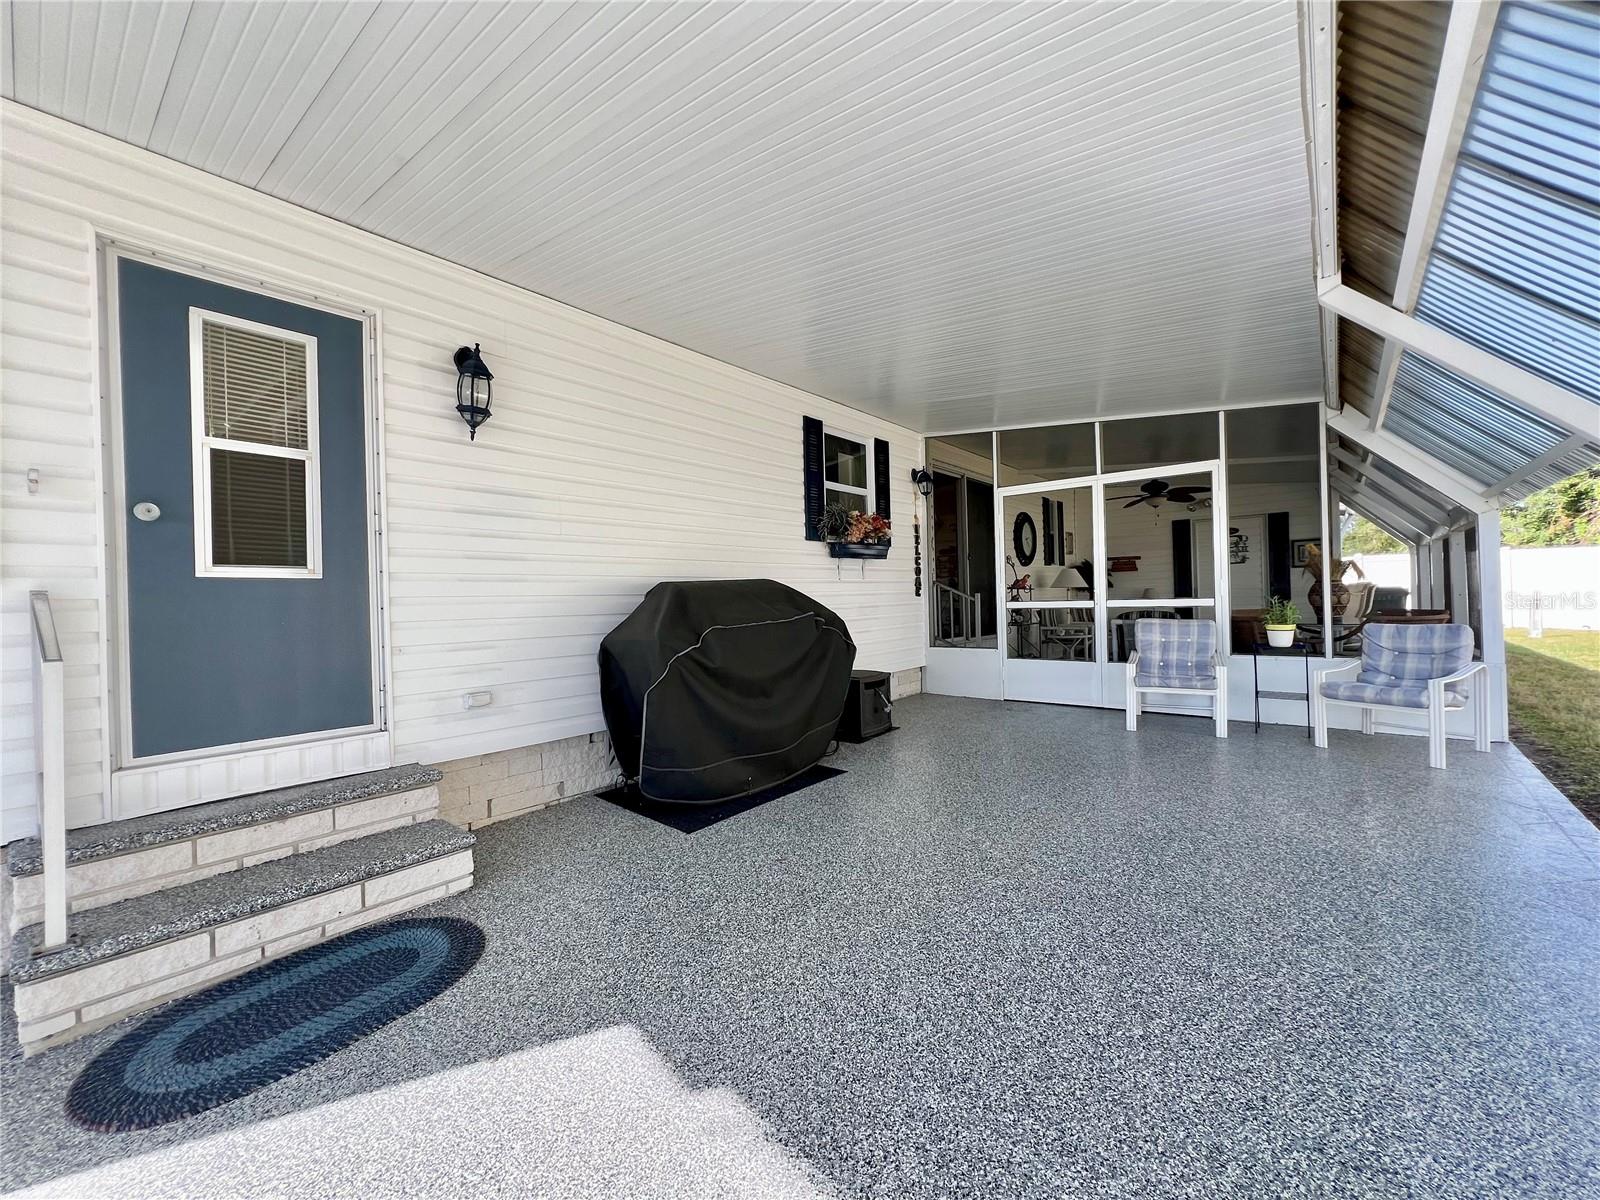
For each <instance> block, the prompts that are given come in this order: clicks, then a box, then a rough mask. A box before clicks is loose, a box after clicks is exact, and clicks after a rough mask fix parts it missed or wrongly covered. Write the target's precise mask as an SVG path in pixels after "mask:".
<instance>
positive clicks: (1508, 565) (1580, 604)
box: [1352, 546, 1600, 629]
mask: <svg viewBox="0 0 1600 1200" xmlns="http://www.w3.org/2000/svg"><path fill="white" fill-rule="evenodd" d="M1352 557H1354V558H1355V560H1356V561H1357V562H1358V563H1360V564H1361V569H1362V571H1363V572H1365V574H1366V577H1367V578H1368V579H1370V580H1372V581H1373V582H1374V583H1376V584H1378V585H1379V586H1380V587H1403V588H1409V587H1410V586H1411V557H1410V555H1407V554H1357V555H1353V556H1352ZM1500 586H1501V588H1502V596H1503V598H1502V602H1501V611H1502V613H1503V614H1504V616H1505V622H1506V628H1507V629H1540V628H1543V629H1600V546H1518V547H1512V546H1502V547H1501V549H1500Z"/></svg>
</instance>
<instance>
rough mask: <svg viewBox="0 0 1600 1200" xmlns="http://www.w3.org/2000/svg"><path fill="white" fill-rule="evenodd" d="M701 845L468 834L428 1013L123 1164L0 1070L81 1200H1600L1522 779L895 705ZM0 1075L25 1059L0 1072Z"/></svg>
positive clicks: (1201, 729)
mask: <svg viewBox="0 0 1600 1200" xmlns="http://www.w3.org/2000/svg"><path fill="white" fill-rule="evenodd" d="M896 714H897V718H898V719H899V720H900V722H901V724H902V725H903V729H902V731H901V732H899V733H895V734H893V735H891V736H889V737H887V738H883V739H880V740H879V741H877V742H874V743H870V744H868V745H866V746H861V747H853V746H852V747H845V748H844V749H843V750H842V751H841V752H840V755H839V756H838V758H837V759H836V760H835V761H836V762H837V764H838V765H840V766H844V767H846V768H848V770H849V774H847V775H844V776H840V777H838V778H835V779H831V780H827V781H824V782H823V783H821V784H818V785H816V786H814V787H812V788H809V789H807V790H805V791H802V792H799V793H796V794H794V795H792V796H788V797H785V798H783V799H781V800H778V801H775V802H773V803H771V804H768V805H766V806H764V807H762V808H759V809H756V810H753V811H751V812H749V813H746V814H743V815H741V816H739V817H737V818H734V819H733V820H730V821H726V822H723V823H722V824H719V825H716V826H714V827H712V828H710V829H707V830H704V831H701V832H699V833H696V834H693V835H687V836H686V835H684V834H680V833H677V832H675V831H673V830H671V829H668V828H666V827H664V826H661V825H658V824H656V823H654V822H651V821H648V820H645V819H643V818H641V817H638V816H636V815H634V814H632V813H629V812H627V811H625V810H623V809H620V808H616V807H613V806H611V805H609V804H606V803H604V802H601V801H596V800H593V799H581V800H577V801H574V802H572V803H569V804H566V805H562V806H560V807H557V808H554V809H550V810H547V811H545V812H543V813H538V814H535V815H532V816H530V817H526V818H523V819H520V820H517V821H512V822H508V823H506V824H504V825H500V826H495V827H492V828H490V829H488V830H485V831H484V833H483V835H482V838H481V841H480V843H479V846H478V862H479V874H478V878H479V884H478V886H477V887H476V888H474V889H473V890H472V891H471V892H468V893H466V894H464V895H463V896H460V897H456V898H454V899H452V900H450V901H448V902H446V903H443V904H440V905H436V906H434V907H433V908H432V909H430V910H427V911H431V912H438V913H447V914H451V915H458V916H464V917H467V918H470V919H472V920H475V921H478V922H479V923H481V924H482V925H483V926H484V928H485V929H486V930H487V932H488V934H489V948H488V951H487V952H486V954H485V956H484V958H483V960H482V962H481V963H480V964H479V966H478V968H477V969H476V970H475V971H474V972H473V973H472V974H471V975H469V976H468V977H467V979H465V980H464V981H463V982H462V983H461V984H459V985H457V987H456V988H454V989H453V990H452V991H451V992H449V993H447V994H446V995H445V996H443V997H441V998H440V999H438V1000H436V1001H434V1002H432V1003H431V1004H429V1005H427V1006H425V1007H424V1008H423V1009H421V1010H419V1011H418V1012H416V1013H414V1014H412V1015H410V1016H409V1017H406V1018H404V1019H402V1020H401V1021H399V1022H397V1023H395V1024H394V1025H392V1026H390V1027H389V1028H387V1029H384V1030H381V1031H379V1032H378V1033H376V1034H373V1035H372V1036H371V1037H368V1038H366V1039H365V1040H363V1041H361V1042H359V1043H357V1044H356V1045H355V1046H352V1047H350V1048H349V1049H347V1050H344V1051H342V1052H340V1053H339V1054H337V1055H335V1056H334V1057H333V1058H331V1059H329V1060H327V1061H325V1062H323V1063H320V1064H318V1065H317V1066H315V1067H312V1068H310V1069H308V1070H306V1071H304V1072H302V1073H301V1074H300V1075H298V1076H295V1077H293V1078H291V1079H288V1080H285V1081H282V1082H280V1083H278V1084H275V1085H273V1086H272V1087H269V1088H267V1089H265V1090H263V1091H261V1092H258V1093H257V1094H255V1095H254V1096H251V1097H248V1098H246V1099H245V1100H242V1101H238V1102H235V1103H234V1104H232V1105H229V1106H227V1107H225V1108H223V1109H219V1110H216V1111H214V1112H211V1113H207V1114H204V1115H202V1116H200V1117H197V1118H195V1119H193V1120H190V1121H186V1122H183V1123H180V1124H176V1125H172V1126H168V1127H166V1128H164V1129H160V1130H155V1131H151V1132H149V1133H144V1134H137V1135H114V1136H112V1135H97V1134H90V1133H85V1132H83V1131H81V1130H77V1129H75V1128H74V1127H72V1126H70V1125H68V1124H67V1123H66V1121H65V1120H64V1118H63V1117H62V1115H61V1103H62V1097H63V1095H64V1093H65V1089H66V1087H67V1085H68V1083H69V1082H70V1080H71V1078H72V1076H73V1074H74V1073H75V1072H76V1070H77V1069H78V1068H79V1067H80V1066H81V1065H82V1064H83V1063H84V1062H85V1061H86V1060H87V1059H88V1057H89V1056H90V1055H92V1054H93V1053H94V1052H95V1051H96V1050H97V1049H99V1048H100V1047H102V1046H104V1045H105V1044H106V1043H107V1041H108V1039H109V1038H110V1037H112V1036H114V1031H106V1032H104V1033H101V1034H98V1035H96V1036H94V1037H92V1038H90V1039H88V1040H86V1041H85V1042H82V1043H78V1044H76V1045H74V1046H70V1047H67V1048H64V1049H62V1050H58V1051H53V1052H51V1053H49V1054H47V1055H45V1056H42V1057H40V1058H37V1059H33V1060H30V1061H27V1062H15V1061H13V1062H10V1063H8V1064H6V1066H5V1067H4V1076H3V1079H0V1086H3V1088H4V1091H3V1093H0V1103H3V1105H4V1122H5V1124H4V1133H5V1140H4V1150H3V1179H4V1181H5V1183H6V1185H7V1186H8V1187H9V1188H16V1187H18V1186H23V1185H29V1184H38V1185H42V1187H41V1194H43V1193H44V1192H48V1193H49V1194H57V1195H72V1196H132V1195H195V1196H211V1197H215V1196H231V1195H257V1194H296V1195H305V1196H323V1195H341V1196H342V1195H350V1196H382V1195H452V1196H453V1195H463V1194H473V1195H530V1196H531V1195H549V1196H605V1197H626V1196H635V1195H638V1196H645V1195H649V1196H658V1195H670V1196H709V1195H718V1196H762V1197H765V1196H788V1195H816V1194H822V1195H827V1194H842V1195H855V1196H885V1197H888V1196H895V1197H898V1196H910V1197H920V1196H930V1197H931V1196H984V1197H1006V1196H1119V1197H1124V1196H1125V1197H1141V1198H1155V1197H1166V1196H1274V1197H1276V1196H1439V1197H1455V1196H1461V1197H1467V1196H1471V1197H1487V1196H1550V1197H1554V1196H1572V1197H1577V1196H1593V1195H1595V1194H1597V1193H1596V1179H1597V1178H1600V1015H1597V1013H1600V1004H1597V999H1600V833H1597V832H1596V831H1595V830H1594V829H1593V828H1592V827H1591V826H1589V825H1588V823H1587V822H1585V821H1584V820H1583V819H1582V818H1581V817H1580V816H1579V815H1578V814H1577V813H1576V812H1575V810H1573V809H1572V808H1571V806H1570V805H1568V804H1567V803H1566V802H1565V801H1564V800H1563V799H1562V798H1561V797H1560V796H1559V794H1557V793H1556V792H1555V791H1554V789H1553V788H1551V787H1550V786H1549V785H1548V784H1547V783H1545V781H1544V780H1543V779H1542V777H1540V776H1539V775H1538V774H1537V773H1536V772H1535V771H1534V770H1533V769H1532V768H1531V767H1530V766H1529V765H1528V764H1527V763H1526V762H1525V760H1523V759H1522V757H1521V756H1520V755H1519V754H1517V753H1516V752H1515V751H1514V750H1512V749H1510V748H1509V747H1505V746H1497V747H1496V748H1495V750H1494V752H1493V754H1492V755H1488V756H1484V755H1478V754H1475V753H1473V752H1472V750H1471V748H1470V746H1469V745H1468V744H1467V743H1453V744H1452V746H1451V757H1452V765H1451V769H1450V771H1449V772H1446V773H1441V772H1434V771H1430V770H1429V769H1428V767H1427V759H1426V747H1425V746H1424V745H1423V744H1422V742H1421V741H1419V740H1417V739H1412V738H1394V737H1376V738H1362V737H1360V736H1359V735H1357V734H1352V733H1339V732H1335V733H1334V734H1333V746H1332V749H1331V750H1330V751H1327V752H1318V751H1315V750H1313V749H1311V748H1310V747H1309V746H1308V745H1307V744H1306V741H1305V738H1304V736H1303V733H1301V732H1300V731H1296V730H1293V729H1288V728H1281V729H1268V730H1266V731H1264V732H1263V733H1261V734H1260V735H1256V734H1253V733H1252V732H1250V729H1249V727H1248V726H1245V725H1235V726H1234V727H1233V736H1232V737H1231V738H1230V739H1229V740H1227V741H1221V742H1219V741H1217V740H1216V739H1214V738H1213V737H1212V736H1211V727H1210V725H1209V724H1208V723H1207V722H1205V721H1201V720H1193V719H1182V718H1173V717H1159V716H1156V717H1147V718H1146V720H1145V722H1144V728H1142V729H1141V730H1140V732H1138V733H1136V734H1130V733H1126V732H1125V731H1124V730H1123V729H1122V727H1121V720H1122V718H1121V714H1120V713H1112V712H1095V711H1088V710H1079V709H1060V708H1050V707H1044V706H1024V705H1010V706H1005V705H1000V704H994V703H985V702H980V701H965V700H950V699H944V698H939V697H919V698H916V699H913V700H910V701H907V702H904V703H902V704H901V705H900V706H898V708H897V710H896ZM8 1048H13V1049H14V1041H12V1042H10V1043H9V1044H8Z"/></svg>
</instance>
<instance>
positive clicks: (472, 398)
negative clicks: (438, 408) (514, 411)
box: [456, 343, 494, 441]
mask: <svg viewBox="0 0 1600 1200" xmlns="http://www.w3.org/2000/svg"><path fill="white" fill-rule="evenodd" d="M456 370H457V371H458V372H460V377H459V378H458V379H457V380H456V411H457V412H458V413H460V414H461V419H462V420H463V421H465V422H466V423H467V428H468V429H469V430H470V431H471V433H470V434H469V435H468V436H469V437H470V439H471V440H472V441H477V440H478V426H479V425H482V424H483V423H484V422H485V421H487V420H488V419H489V393H490V391H491V390H492V385H491V383H490V380H492V379H493V378H494V374H493V373H492V372H491V371H490V370H489V368H488V367H486V366H485V365H484V363H483V355H481V354H479V353H478V347H477V344H476V343H474V344H473V347H472V349H470V350H469V349H467V348H466V347H465V346H463V347H461V349H459V350H457V351H456Z"/></svg>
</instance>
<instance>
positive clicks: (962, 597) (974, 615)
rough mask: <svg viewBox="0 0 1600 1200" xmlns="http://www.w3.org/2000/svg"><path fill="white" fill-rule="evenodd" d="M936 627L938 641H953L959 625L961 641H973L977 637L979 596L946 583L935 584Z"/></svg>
mask: <svg viewBox="0 0 1600 1200" xmlns="http://www.w3.org/2000/svg"><path fill="white" fill-rule="evenodd" d="M933 607H934V629H935V633H936V637H937V640H938V641H941V642H953V641H956V640H958V639H957V636H956V628H957V626H959V627H960V629H961V634H960V638H959V640H960V641H964V642H971V641H972V639H973V638H975V637H977V636H978V634H977V624H978V597H977V596H969V595H967V593H965V592H963V591H960V590H959V589H957V588H953V587H951V586H950V585H949V584H946V583H935V584H934V585H933Z"/></svg>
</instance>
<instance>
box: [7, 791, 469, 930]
mask: <svg viewBox="0 0 1600 1200" xmlns="http://www.w3.org/2000/svg"><path fill="white" fill-rule="evenodd" d="M438 815H439V790H438V788H437V787H436V786H435V785H432V784H430V785H428V786H427V787H421V788H414V789H412V790H410V791H406V792H394V793H390V794H387V795H382V796H372V797H369V798H367V799H363V800H353V801H350V802H349V803H347V804H340V805H335V806H332V807H329V808H321V809H315V810H313V811H311V812H304V813H296V814H295V815H293V816H289V817H283V818H280V819H278V820H275V821H263V822H261V823H259V824H256V825H242V826H239V827H238V828H234V829H223V830H218V831H217V832H214V833H206V834H200V835H198V836H196V837H192V838H187V839H184V840H182V841H176V842H169V843H167V844H166V845H162V846H152V847H151V848H149V849H147V850H135V851H132V852H130V853H127V854H119V855H116V856H114V857H111V858H102V859H98V860H96V861H94V862H86V863H78V864H76V865H74V866H70V867H68V868H67V896H68V905H69V908H70V910H71V911H72V912H82V911H84V910H85V909H90V908H100V907H103V906H104V905H107V904H115V903H117V902H118V901H119V900H131V899H133V898H134V897H136V896H147V895H149V894H150V893H152V892H159V891H164V890H165V889H167V888H172V887H178V886H180V885H182V884H185V883H193V882H194V881H195V880H197V879H205V878H208V877H209V876H212V875H221V874H224V873H226V872H228V871H238V870H241V869H242V868H244V867H249V866H254V865H255V864H256V863H262V862H269V861H271V860H272V859H275V858H284V857H287V856H288V855H290V854H303V853H305V852H306V851H308V850H319V849H321V848H323V847H324V846H332V845H334V844H336V843H338V842H344V841H349V840H351V839H352V838H358V837H365V836H367V835H368V834H371V833H379V832H382V831H383V830H385V829H395V828H398V827H399V826H401V825H411V824H415V823H417V822H420V821H430V820H433V819H434V818H436V817H437V816H438ZM5 886H6V887H7V888H8V889H9V903H8V904H7V905H6V909H7V918H8V920H7V924H6V928H5V933H6V935H7V936H9V935H11V934H13V933H15V932H16V931H17V930H19V929H22V928H23V927H25V926H27V925H34V924H38V923H39V922H41V921H43V920H44V877H43V876H41V875H28V876H24V877H22V878H20V879H7V880H6V881H5Z"/></svg>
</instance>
